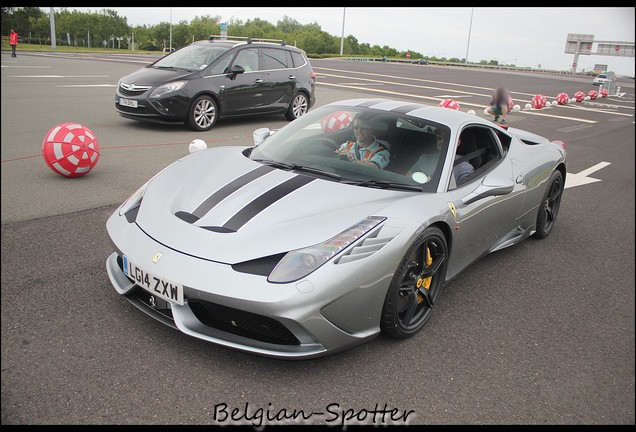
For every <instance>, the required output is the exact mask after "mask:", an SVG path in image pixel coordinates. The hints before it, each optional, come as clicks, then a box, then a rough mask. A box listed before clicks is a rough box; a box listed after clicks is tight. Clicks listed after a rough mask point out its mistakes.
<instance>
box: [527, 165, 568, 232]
mask: <svg viewBox="0 0 636 432" xmlns="http://www.w3.org/2000/svg"><path fill="white" fill-rule="evenodd" d="M564 187H565V185H564V182H563V174H561V171H559V170H556V171H554V172H553V173H552V175H551V176H550V180H549V181H548V188H547V189H546V191H545V194H544V195H543V199H542V200H541V204H540V205H539V212H538V213H537V230H536V232H535V233H534V235H533V237H535V238H537V239H544V238H546V237H547V236H549V235H550V233H551V232H552V228H554V224H555V223H556V218H557V215H558V214H559V208H560V207H561V197H562V196H563V188H564Z"/></svg>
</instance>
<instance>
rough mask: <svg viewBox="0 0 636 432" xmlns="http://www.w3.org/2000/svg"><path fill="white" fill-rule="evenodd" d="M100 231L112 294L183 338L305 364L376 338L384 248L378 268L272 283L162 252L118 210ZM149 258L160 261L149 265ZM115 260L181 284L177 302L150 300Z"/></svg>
mask: <svg viewBox="0 0 636 432" xmlns="http://www.w3.org/2000/svg"><path fill="white" fill-rule="evenodd" d="M107 230H108V233H109V235H110V238H111V241H112V242H113V245H114V248H115V250H116V252H114V253H112V254H111V255H110V256H109V257H108V259H107V260H106V269H107V272H108V276H109V278H110V281H111V283H112V285H113V286H114V288H115V289H116V290H117V292H118V293H119V294H121V295H123V296H125V297H126V299H127V300H128V301H130V302H131V303H132V304H133V305H135V306H136V307H137V308H139V309H140V310H142V311H143V312H145V313H146V314H148V315H149V316H151V317H153V318H155V319H157V320H159V321H160V322H162V323H164V324H166V325H169V326H171V327H173V328H176V329H178V330H180V331H181V332H183V333H186V334H188V335H190V336H193V337H196V338H199V339H203V340H206V341H209V342H213V343H215V344H218V345H222V346H225V347H228V348H233V349H237V350H241V351H245V352H250V353H253V354H257V355H262V356H266V357H273V358H281V359H306V358H313V357H318V356H322V355H325V354H331V353H334V352H338V351H342V350H346V349H349V348H352V347H354V346H356V345H359V344H361V343H364V342H366V341H368V340H371V339H373V338H375V337H376V336H377V335H378V334H379V332H380V328H379V322H380V316H381V312H382V305H383V302H384V297H385V295H386V291H387V289H388V286H389V284H390V281H391V278H392V276H393V272H394V270H395V266H394V263H393V260H391V259H388V258H387V256H389V255H393V254H395V252H396V251H394V250H392V249H393V246H392V245H391V242H389V243H388V245H387V246H385V247H384V248H383V249H382V250H381V251H380V252H378V254H379V255H383V256H384V260H383V261H384V262H385V263H386V264H387V265H386V266H384V267H383V266H378V265H375V264H374V263H375V262H376V261H375V260H374V261H373V263H370V262H369V259H368V258H365V259H363V260H360V261H356V262H349V263H346V264H342V265H335V264H333V263H327V264H325V265H324V266H323V267H324V268H320V269H318V270H316V271H315V272H314V273H312V274H311V275H309V276H308V277H307V278H305V279H304V280H301V281H298V282H292V283H287V284H272V283H269V282H267V278H266V277H264V276H258V275H252V274H246V273H240V272H236V271H235V270H233V269H232V266H230V265H227V264H222V263H217V262H212V261H208V260H204V259H199V258H195V257H192V256H189V255H185V254H182V253H179V252H177V251H175V250H172V249H169V248H167V247H165V246H163V245H162V244H161V243H158V242H156V241H155V240H153V239H152V238H150V237H148V236H147V235H146V234H145V233H144V232H143V231H142V230H141V229H139V227H138V226H137V225H136V224H135V223H129V222H127V221H126V218H125V217H121V216H119V215H118V211H115V213H114V214H113V215H112V216H111V217H110V218H109V220H108V222H107ZM395 243H398V242H395ZM122 251H123V252H122ZM157 252H162V253H163V254H164V255H163V257H162V259H161V260H160V261H159V262H158V263H156V264H153V263H151V259H152V256H154V255H155V254H156V253H157ZM399 253H401V251H400V252H398V254H399ZM122 254H125V255H126V256H127V257H128V258H129V259H130V260H131V261H133V262H135V263H137V264H140V265H146V266H147V268H148V269H149V271H150V269H152V271H153V272H155V274H157V275H160V276H161V277H164V278H166V279H169V280H174V281H178V282H179V283H180V284H183V286H184V304H183V305H179V304H176V303H172V304H170V303H165V304H162V303H161V302H157V301H155V300H153V301H152V302H150V301H149V297H150V296H151V295H150V293H149V292H146V291H145V290H143V289H142V288H140V287H139V286H137V285H136V284H135V283H134V282H133V281H132V280H131V279H129V278H128V277H127V276H126V275H125V274H124V272H123V270H122V263H121V258H120V256H121V255H122ZM378 259H382V257H379V258H378ZM359 275H362V276H359ZM151 303H152V304H151Z"/></svg>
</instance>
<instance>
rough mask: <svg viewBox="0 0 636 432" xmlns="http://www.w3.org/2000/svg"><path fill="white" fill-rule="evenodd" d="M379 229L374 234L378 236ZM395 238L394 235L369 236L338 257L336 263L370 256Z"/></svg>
mask: <svg viewBox="0 0 636 432" xmlns="http://www.w3.org/2000/svg"><path fill="white" fill-rule="evenodd" d="M378 233H379V231H378V232H377V233H375V234H374V236H377V235H378ZM391 240H393V237H367V238H366V239H365V240H364V241H363V242H362V243H360V244H359V245H357V246H355V247H353V248H351V249H350V250H349V251H348V252H347V253H345V254H344V255H343V256H341V257H340V258H338V259H337V260H336V261H335V263H336V264H345V263H348V262H352V261H358V260H361V259H363V258H366V257H369V256H371V255H373V254H374V253H376V252H377V251H379V250H380V249H382V248H383V247H384V245H386V244H387V243H388V242H390V241H391Z"/></svg>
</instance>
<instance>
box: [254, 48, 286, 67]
mask: <svg viewBox="0 0 636 432" xmlns="http://www.w3.org/2000/svg"><path fill="white" fill-rule="evenodd" d="M261 55H262V60H263V67H262V70H270V69H287V68H288V67H289V66H288V65H287V51H286V50H282V49H277V48H261Z"/></svg>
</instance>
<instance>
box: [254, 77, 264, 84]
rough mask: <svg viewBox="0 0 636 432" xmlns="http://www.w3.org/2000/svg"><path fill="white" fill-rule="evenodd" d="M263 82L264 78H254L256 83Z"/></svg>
mask: <svg viewBox="0 0 636 432" xmlns="http://www.w3.org/2000/svg"><path fill="white" fill-rule="evenodd" d="M262 82H263V80H262V79H260V78H259V79H255V80H254V84H260V83H262Z"/></svg>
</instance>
